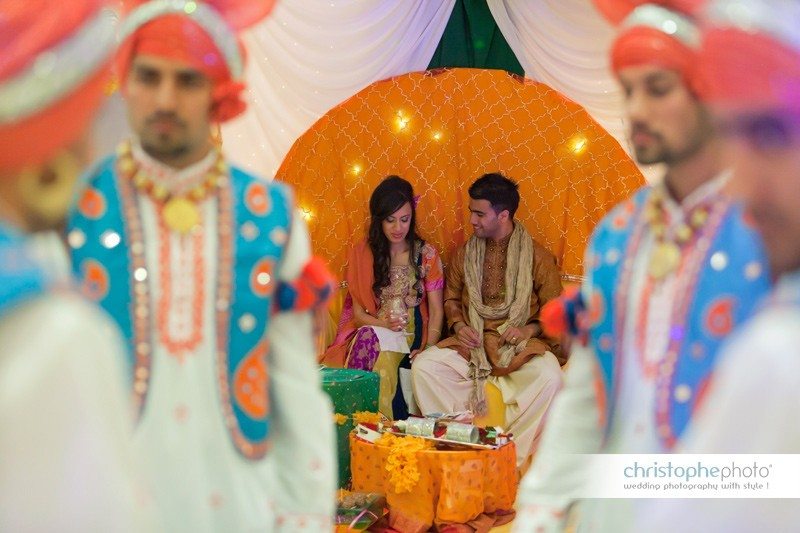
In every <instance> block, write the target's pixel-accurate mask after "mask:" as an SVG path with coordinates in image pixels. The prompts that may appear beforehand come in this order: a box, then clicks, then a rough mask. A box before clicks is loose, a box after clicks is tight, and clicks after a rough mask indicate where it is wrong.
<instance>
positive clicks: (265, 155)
mask: <svg viewBox="0 0 800 533" xmlns="http://www.w3.org/2000/svg"><path fill="white" fill-rule="evenodd" d="M454 5H455V0H441V1H439V0H437V1H431V0H403V1H402V2H401V1H398V0H369V1H368V0H328V1H321V0H308V1H301V2H297V1H294V2H293V1H284V2H279V3H278V4H277V5H276V7H275V11H274V12H273V14H272V15H271V16H270V18H269V19H267V20H266V21H265V22H264V23H262V24H260V25H259V26H257V27H255V28H253V29H252V30H251V31H250V32H248V34H247V35H246V36H245V38H244V41H245V44H246V46H247V50H248V68H247V74H246V77H247V83H248V91H249V99H248V102H249V109H248V111H247V113H246V114H245V115H243V116H242V117H240V118H238V119H236V120H235V121H233V122H231V123H230V124H228V125H225V126H223V128H222V132H223V142H224V149H225V152H226V154H227V155H228V156H229V157H230V158H231V159H232V160H233V161H235V162H237V163H239V164H240V165H243V166H245V167H247V168H249V169H252V170H253V171H255V172H256V173H258V174H260V175H262V176H267V177H272V176H273V175H274V174H275V171H276V170H277V169H278V167H279V166H280V163H281V161H282V160H283V157H284V156H285V155H286V153H287V152H288V151H289V148H290V147H291V145H292V143H293V142H294V141H295V139H297V137H299V136H300V135H302V134H303V132H305V130H306V129H308V128H309V127H310V126H311V125H312V124H313V123H314V122H315V121H316V120H317V119H318V118H319V117H321V116H322V115H323V114H325V113H326V112H327V111H328V110H329V109H330V108H332V107H334V106H335V105H336V104H338V103H340V102H341V101H343V100H345V99H347V98H349V97H350V96H352V95H353V94H355V93H356V92H358V91H359V90H361V89H363V88H364V87H366V86H368V85H369V84H371V83H373V82H375V81H378V80H381V79H384V78H388V77H390V76H395V75H398V74H405V73H407V72H413V71H417V70H424V69H425V68H427V66H428V63H429V62H430V60H431V58H432V57H433V53H434V52H435V50H436V47H437V45H438V44H439V41H440V40H441V38H442V34H443V33H444V29H445V26H446V25H447V21H448V20H449V18H450V14H451V12H452V11H453V6H454Z"/></svg>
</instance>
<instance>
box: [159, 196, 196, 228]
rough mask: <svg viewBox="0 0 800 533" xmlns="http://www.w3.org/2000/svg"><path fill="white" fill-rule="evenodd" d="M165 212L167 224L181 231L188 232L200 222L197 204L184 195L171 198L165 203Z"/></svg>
mask: <svg viewBox="0 0 800 533" xmlns="http://www.w3.org/2000/svg"><path fill="white" fill-rule="evenodd" d="M163 214H164V222H166V224H167V226H169V228H170V229H171V230H174V231H177V232H179V233H188V232H189V231H191V230H192V228H194V227H195V226H197V225H198V224H199V223H200V211H199V210H198V209H197V206H196V205H195V204H194V203H193V202H191V201H190V200H187V199H186V198H184V197H182V196H179V197H177V198H170V199H169V200H168V201H167V203H166V204H165V205H164V211H163Z"/></svg>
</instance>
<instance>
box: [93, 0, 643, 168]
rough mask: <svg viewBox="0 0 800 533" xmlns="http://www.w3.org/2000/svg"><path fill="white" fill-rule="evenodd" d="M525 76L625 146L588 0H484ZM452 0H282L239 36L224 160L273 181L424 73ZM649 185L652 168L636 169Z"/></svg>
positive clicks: (605, 41)
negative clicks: (241, 93) (301, 140)
mask: <svg viewBox="0 0 800 533" xmlns="http://www.w3.org/2000/svg"><path fill="white" fill-rule="evenodd" d="M487 1H488V5H489V8H490V10H491V13H492V16H493V17H494V19H495V20H496V21H497V25H498V27H499V29H500V31H501V32H502V33H503V36H504V37H505V38H506V40H507V41H508V43H509V45H510V46H511V49H512V50H513V52H514V54H515V55H516V56H517V59H518V60H519V61H520V63H521V64H522V66H523V68H524V69H525V73H526V76H527V77H529V78H531V79H534V80H537V81H541V82H544V83H546V84H548V85H550V86H551V87H553V88H554V89H556V90H558V91H560V92H562V93H563V94H565V95H566V96H568V97H569V98H571V99H573V100H574V101H575V102H577V103H578V104H580V105H582V106H583V107H585V108H586V110H587V111H588V112H589V113H590V114H591V115H592V116H593V117H594V118H595V119H596V120H597V121H598V122H599V123H600V124H601V125H602V126H603V127H604V128H605V129H606V130H608V131H609V132H610V133H611V134H612V135H613V136H614V137H615V138H616V139H617V140H618V141H619V142H620V144H621V145H622V146H623V148H625V149H626V150H628V151H630V150H629V143H628V141H627V138H626V126H625V122H624V111H623V108H622V98H621V94H620V90H619V87H618V85H617V83H616V80H614V78H613V76H612V75H611V73H610V71H609V69H608V48H609V46H610V43H611V40H612V39H613V36H614V30H613V28H611V26H610V25H609V24H608V23H607V22H606V21H605V20H604V19H603V17H602V16H601V15H600V14H599V13H598V12H597V11H596V10H595V8H594V6H593V5H592V2H591V0H487ZM454 5H455V0H402V1H400V0H327V1H322V0H284V1H282V2H278V4H277V5H276V7H275V10H274V12H273V13H272V15H271V16H270V17H269V18H268V19H267V20H266V21H264V22H263V23H261V24H259V25H258V26H256V27H254V28H252V29H251V30H250V31H249V32H247V34H246V35H245V37H244V41H245V44H246V46H247V50H248V61H247V71H246V81H247V85H248V93H249V94H248V104H249V105H248V110H247V112H246V113H245V114H244V115H242V116H241V117H239V118H237V119H236V120H234V121H232V122H231V123H230V124H226V125H225V126H223V128H222V132H223V141H224V149H225V152H226V154H227V155H228V156H229V157H230V159H231V160H232V161H234V162H236V163H238V164H240V165H242V166H244V167H246V168H248V169H250V170H252V171H254V172H255V173H256V174H258V175H261V176H264V177H268V178H271V177H272V176H273V175H274V174H275V171H276V170H277V169H278V167H279V166H280V163H281V161H282V160H283V158H284V156H285V155H286V153H287V152H288V150H289V148H290V147H291V145H292V143H294V141H295V140H296V139H297V138H298V137H299V136H300V135H302V134H303V133H304V132H305V131H306V130H307V129H308V128H309V127H310V126H311V125H312V124H313V123H314V122H315V121H316V120H317V119H318V118H319V117H321V116H322V115H323V114H325V113H326V112H327V111H328V110H329V109H331V108H332V107H334V106H335V105H337V104H338V103H340V102H342V101H343V100H345V99H347V98H349V97H350V96H352V95H354V94H355V93H357V92H358V91H359V90H361V89H363V88H364V87H366V86H368V85H369V84H371V83H373V82H375V81H378V80H381V79H384V78H387V77H390V76H395V75H399V74H405V73H407V72H413V71H418V70H423V69H425V68H426V67H427V66H428V63H430V60H431V58H432V57H433V53H434V51H435V50H436V47H437V45H438V44H439V41H440V40H441V37H442V34H443V33H444V29H445V27H446V26H447V22H448V20H449V18H450V15H451V13H452V11H453V7H454ZM127 131H128V130H127V125H126V120H125V116H124V109H123V106H122V105H121V103H120V102H119V99H118V97H115V98H112V99H111V100H110V103H109V105H108V106H107V107H106V109H104V111H103V113H102V118H101V120H100V124H99V127H98V129H97V132H98V133H97V134H96V136H95V137H96V139H97V145H98V153H99V154H104V153H107V152H110V151H113V149H114V146H115V145H116V143H117V142H119V141H120V140H121V139H123V138H124V137H126V136H127V135H128V133H127ZM643 171H644V172H645V175H646V176H647V178H648V179H649V180H650V181H652V180H653V179H654V178H655V176H656V175H657V174H658V169H656V168H651V167H645V168H643Z"/></svg>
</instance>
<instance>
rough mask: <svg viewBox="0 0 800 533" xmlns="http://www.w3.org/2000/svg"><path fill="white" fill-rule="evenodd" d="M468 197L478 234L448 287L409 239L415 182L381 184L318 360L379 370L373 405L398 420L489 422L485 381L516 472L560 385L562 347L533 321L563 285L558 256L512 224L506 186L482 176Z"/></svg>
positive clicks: (512, 196)
mask: <svg viewBox="0 0 800 533" xmlns="http://www.w3.org/2000/svg"><path fill="white" fill-rule="evenodd" d="M469 196H470V203H469V207H470V212H471V216H470V223H471V224H472V227H473V236H472V237H471V238H470V239H469V240H468V241H467V243H466V244H465V245H464V246H462V247H460V248H459V249H458V250H457V251H456V253H455V255H454V257H453V258H452V260H451V261H450V265H449V268H448V272H447V281H446V283H445V280H444V276H443V271H442V263H441V260H440V259H439V256H438V254H437V252H436V250H435V249H434V248H433V247H432V246H431V245H430V244H427V243H425V242H424V241H423V240H422V239H420V238H419V236H418V235H417V233H416V227H415V205H414V203H415V202H414V193H413V190H412V187H411V185H410V184H409V183H408V182H407V181H405V180H403V179H402V178H399V177H397V176H390V177H388V178H386V179H385V180H384V181H383V182H381V183H380V184H379V185H378V187H377V188H376V189H375V191H374V192H373V194H372V197H371V198H370V216H371V220H370V229H369V235H368V238H367V241H366V242H362V243H360V244H358V245H356V246H355V248H354V249H353V250H352V252H351V254H350V256H349V260H348V270H347V282H348V295H347V297H346V300H345V308H344V310H343V312H342V318H341V320H340V322H339V330H338V333H337V336H336V340H335V341H334V343H333V345H332V346H331V347H330V348H329V349H328V351H327V352H326V353H325V361H326V362H327V363H328V364H333V365H336V364H338V365H339V366H341V365H342V363H344V365H345V366H347V367H349V368H359V369H364V370H372V371H374V372H377V373H378V374H379V375H380V380H381V388H380V398H379V409H380V411H381V412H382V413H383V414H385V415H386V416H389V417H391V418H394V419H403V418H406V417H407V415H408V413H409V412H410V413H419V412H421V413H422V414H430V413H436V412H440V413H441V412H454V411H463V410H471V411H472V412H473V413H475V414H476V415H481V414H484V413H485V412H486V400H485V390H484V386H485V382H486V381H490V382H491V383H493V384H494V385H495V386H496V387H497V388H498V389H499V390H500V392H501V393H502V396H503V401H504V403H505V407H506V410H505V411H506V422H505V429H506V430H507V431H509V432H511V433H514V435H515V441H516V443H517V460H518V463H519V464H522V463H523V462H524V461H525V459H526V458H527V457H528V455H529V454H530V453H531V452H532V451H533V449H534V446H535V443H536V441H537V440H538V436H539V435H540V433H541V429H542V428H541V425H542V424H541V423H542V421H543V420H544V415H545V413H546V412H547V409H548V408H549V406H550V403H551V400H552V399H553V397H554V396H555V394H556V392H557V391H558V389H559V388H560V386H561V379H562V378H561V370H560V365H559V362H561V363H563V362H564V361H563V359H562V356H561V349H560V346H559V345H558V343H557V342H556V341H554V340H553V339H549V338H547V337H545V336H544V335H543V333H542V329H541V327H540V325H539V320H538V317H539V311H540V309H541V307H542V306H543V305H544V304H545V303H546V302H548V301H549V300H551V299H553V298H555V297H556V296H558V295H559V294H560V293H561V279H560V275H559V271H558V267H557V266H556V262H555V258H554V257H553V255H552V254H551V253H550V252H549V251H548V250H547V249H545V248H544V247H542V246H541V245H540V244H538V243H537V242H536V241H534V240H533V238H531V236H530V235H529V234H528V232H527V231H526V229H525V227H524V226H523V225H522V224H521V223H515V222H514V218H513V217H514V213H515V212H516V210H517V207H518V205H519V192H518V187H517V185H516V184H515V183H514V182H513V181H511V180H509V179H508V178H505V177H504V176H502V175H500V174H486V175H484V176H482V177H481V178H479V179H478V180H477V181H475V183H473V184H472V186H471V187H470V188H469ZM443 312H444V314H445V315H446V324H447V330H445V333H446V335H444V336H443V335H442V334H441V330H442V329H443V328H442V326H443V320H442V318H443V317H442V315H443ZM448 334H449V336H448ZM412 362H413V364H412ZM409 368H411V370H410V372H409ZM409 374H410V375H411V379H409Z"/></svg>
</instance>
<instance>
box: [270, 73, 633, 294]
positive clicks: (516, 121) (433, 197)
mask: <svg viewBox="0 0 800 533" xmlns="http://www.w3.org/2000/svg"><path fill="white" fill-rule="evenodd" d="M495 171H500V172H503V173H504V174H506V175H508V176H509V177H511V178H513V179H515V180H517V181H518V182H519V184H520V194H521V196H522V201H521V204H520V208H519V210H518V211H517V218H518V219H519V220H521V221H522V222H523V223H524V224H525V225H526V227H527V228H528V230H529V231H530V233H531V234H532V235H533V236H534V238H536V239H537V240H538V241H539V242H541V243H542V244H543V245H545V246H547V247H548V248H549V249H550V250H551V251H552V252H553V253H554V254H555V256H556V258H557V260H558V262H559V265H560V266H561V268H562V271H563V272H564V273H565V274H567V275H580V274H582V260H583V253H584V248H585V246H586V243H587V240H588V237H589V235H590V233H591V231H592V229H593V228H594V226H595V224H596V223H597V222H598V220H599V219H600V218H601V217H602V216H603V214H604V213H605V212H606V211H608V209H609V208H610V207H612V206H613V205H614V204H616V203H617V202H619V201H620V200H622V199H623V198H625V197H627V196H628V195H630V194H631V193H632V192H633V191H634V190H635V189H636V188H638V187H639V186H641V185H642V184H643V181H644V180H643V177H642V175H641V173H640V172H639V170H638V168H637V167H636V165H635V164H634V163H633V161H632V160H631V159H630V158H629V157H628V155H627V154H626V153H625V152H624V151H623V150H622V148H621V147H620V146H619V144H618V143H617V141H616V140H615V139H614V138H613V137H611V135H610V134H608V133H607V132H606V131H605V130H604V129H603V128H602V127H601V126H600V125H598V124H597V123H596V122H595V121H594V120H593V119H592V118H591V117H590V116H589V114H588V113H587V112H586V111H585V110H584V109H583V108H582V107H581V106H579V105H578V104H576V103H574V102H572V101H570V100H568V99H567V98H565V97H564V96H562V95H561V94H560V93H558V92H556V91H555V90H553V89H551V88H549V87H547V86H546V85H543V84H541V83H537V82H533V81H530V80H523V79H521V78H519V77H516V76H512V75H509V74H508V73H506V72H504V71H496V70H478V69H445V70H437V71H428V72H418V73H411V74H406V75H402V76H398V77H395V78H391V79H388V80H384V81H380V82H377V83H374V84H372V85H371V86H369V87H367V88H366V89H364V90H362V91H361V92H359V93H358V94H356V95H355V96H353V97H351V98H350V99H348V100H346V101H345V102H343V103H342V104H340V105H339V106H337V107H335V108H333V109H332V110H330V111H329V112H328V113H327V114H326V115H324V116H323V117H322V118H321V119H320V120H319V121H318V122H317V123H316V124H314V125H313V126H312V127H311V128H310V129H309V130H308V131H307V132H306V133H305V134H304V135H303V136H302V137H300V138H299V139H298V140H297V141H296V142H295V144H294V146H293V147H292V149H291V150H290V151H289V154H288V155H287V156H286V158H285V160H284V161H283V164H282V165H281V167H280V169H279V170H278V173H277V179H279V180H281V181H285V182H287V183H289V184H291V185H292V186H294V188H295V191H296V195H297V200H298V204H299V206H300V208H301V209H303V210H304V212H305V213H306V218H307V220H308V224H309V229H310V233H311V238H312V243H313V248H314V253H316V254H319V255H321V256H322V257H323V258H325V259H326V260H327V261H328V262H329V264H330V265H331V268H332V270H333V272H334V273H336V274H338V275H340V276H341V277H342V278H343V277H344V271H345V267H346V265H345V262H346V257H347V251H348V249H349V248H350V247H351V246H352V245H353V244H355V243H356V242H357V241H358V240H359V239H362V238H364V237H365V235H366V227H367V221H368V202H369V197H370V194H371V192H372V190H373V188H374V187H375V186H376V184H377V183H378V182H379V181H380V180H381V179H382V178H384V177H385V176H387V175H389V174H397V175H399V176H402V177H404V178H406V179H407V180H409V181H410V182H411V183H412V184H413V185H414V191H415V193H416V194H419V195H421V199H420V203H419V206H418V211H417V214H418V230H419V232H420V234H421V235H422V236H423V237H424V238H425V239H427V240H428V241H429V242H431V243H433V244H434V245H435V246H436V247H437V248H438V249H439V250H440V251H441V253H442V256H443V258H444V260H445V262H447V258H448V257H449V254H450V252H451V250H452V249H453V248H454V247H455V246H456V245H459V244H461V243H463V242H464V241H465V239H466V238H467V237H468V236H469V235H470V233H471V228H470V226H469V223H468V218H469V213H468V211H467V204H468V201H469V197H468V195H467V188H468V187H469V185H470V183H472V182H473V181H474V180H475V179H476V178H478V177H479V176H480V175H482V174H483V173H486V172H495Z"/></svg>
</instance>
